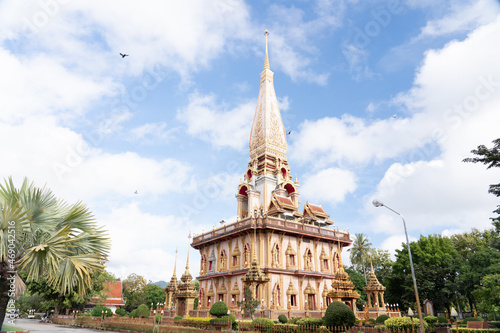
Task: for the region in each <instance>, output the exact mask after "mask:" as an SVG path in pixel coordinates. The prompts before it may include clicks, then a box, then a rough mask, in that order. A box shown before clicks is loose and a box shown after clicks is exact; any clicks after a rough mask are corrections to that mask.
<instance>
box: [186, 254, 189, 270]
mask: <svg viewBox="0 0 500 333" xmlns="http://www.w3.org/2000/svg"><path fill="white" fill-rule="evenodd" d="M186 274H189V248H188V256H187V260H186Z"/></svg>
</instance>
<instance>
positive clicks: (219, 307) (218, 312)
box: [210, 301, 228, 318]
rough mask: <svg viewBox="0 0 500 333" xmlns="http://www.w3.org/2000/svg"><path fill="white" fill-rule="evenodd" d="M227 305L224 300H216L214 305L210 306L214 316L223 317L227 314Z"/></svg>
mask: <svg viewBox="0 0 500 333" xmlns="http://www.w3.org/2000/svg"><path fill="white" fill-rule="evenodd" d="M227 310H228V309H227V305H226V303H224V302H222V301H218V302H215V303H214V305H212V307H211V308H210V314H211V315H212V316H216V317H217V318H221V317H222V316H225V315H227Z"/></svg>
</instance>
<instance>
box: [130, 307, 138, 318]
mask: <svg viewBox="0 0 500 333" xmlns="http://www.w3.org/2000/svg"><path fill="white" fill-rule="evenodd" d="M128 316H129V318H139V314H138V313H137V309H134V310H132V311H131V312H130V313H129V314H128Z"/></svg>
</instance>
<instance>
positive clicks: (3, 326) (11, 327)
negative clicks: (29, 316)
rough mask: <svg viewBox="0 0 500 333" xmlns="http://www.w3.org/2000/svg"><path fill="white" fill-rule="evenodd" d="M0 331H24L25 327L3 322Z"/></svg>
mask: <svg viewBox="0 0 500 333" xmlns="http://www.w3.org/2000/svg"><path fill="white" fill-rule="evenodd" d="M0 331H25V329H23V328H19V327H15V326H11V325H6V324H3V325H2V329H1V330H0Z"/></svg>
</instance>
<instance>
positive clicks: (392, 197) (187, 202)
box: [0, 0, 500, 281]
mask: <svg viewBox="0 0 500 333" xmlns="http://www.w3.org/2000/svg"><path fill="white" fill-rule="evenodd" d="M266 28H267V29H268V30H269V31H270V35H269V57H270V65H271V70H273V71H274V73H275V75H274V82H275V89H276V93H277V96H278V99H279V103H280V109H281V113H282V118H283V122H284V125H285V128H286V130H287V132H288V131H291V134H290V135H289V136H288V160H289V163H290V167H291V171H292V175H293V176H294V177H295V176H297V177H298V180H299V181H300V184H301V187H300V192H301V200H302V204H304V203H305V202H306V201H307V200H308V201H309V202H312V203H317V204H322V205H323V207H324V208H325V209H326V211H327V212H328V213H329V214H330V216H331V218H332V219H333V220H335V227H338V228H340V229H343V230H345V229H349V231H350V232H351V234H355V233H361V232H362V233H365V234H366V235H367V236H368V237H369V239H370V241H371V242H372V243H373V246H374V247H377V248H383V249H388V250H390V251H391V252H392V253H393V252H394V249H396V248H400V247H401V242H402V241H403V240H404V231H403V226H402V223H401V219H400V218H399V217H398V216H397V215H395V214H393V213H391V212H390V211H388V210H387V209H384V208H375V207H373V205H372V204H371V201H372V200H373V199H374V198H378V199H379V200H381V201H383V202H384V203H386V204H387V205H388V206H390V207H392V208H393V209H395V210H397V211H399V212H401V213H402V214H403V215H404V216H405V218H406V221H407V227H408V232H409V234H410V238H411V239H418V238H419V237H420V235H421V234H423V235H427V234H443V235H450V234H453V233H457V232H464V231H468V230H470V229H471V228H472V227H477V228H480V229H484V228H490V227H491V222H490V220H489V217H491V216H492V215H493V214H492V213H491V211H492V210H493V209H495V207H496V205H497V204H498V202H497V200H496V198H495V197H494V196H493V195H490V194H488V193H487V191H488V185H489V184H491V183H493V182H498V179H499V177H500V172H499V171H500V170H486V169H485V167H484V166H482V165H474V164H466V163H462V162H461V161H462V159H463V158H465V157H468V156H470V153H469V152H470V150H471V149H474V148H475V147H477V146H478V145H480V144H485V145H489V146H491V141H492V140H494V139H496V138H498V137H500V130H499V128H500V61H499V59H500V42H499V36H500V5H499V3H498V2H497V1H488V0H479V1H437V0H433V1H421V0H409V1H402V0H401V1H398V0H395V1H378V0H377V1H375V0H374V1H369V2H366V1H356V0H351V1H348V0H346V1H340V0H339V1H329V0H317V1H305V0H303V1H294V2H290V1H274V2H272V1H266V0H262V1H248V2H243V1H239V0H212V1H203V0H187V1H186V0H185V1H160V0H151V1H146V2H144V1H143V2H131V1H130V2H124V1H105V2H103V1H92V0H89V1H71V0H39V1H23V2H19V1H15V0H3V1H0V88H1V89H0V140H1V142H2V159H1V163H0V175H1V176H2V178H5V177H8V176H12V177H14V179H15V180H16V182H17V183H18V184H19V183H20V182H21V180H22V179H23V177H28V178H29V179H31V180H33V181H34V182H35V183H36V184H37V185H39V186H44V185H46V186H48V187H49V188H51V189H52V190H53V191H54V192H55V194H56V195H57V196H58V197H61V198H64V199H65V200H67V201H69V202H76V201H78V200H82V201H84V202H85V203H86V204H87V205H88V206H89V207H90V209H91V210H92V211H93V212H94V213H95V215H96V217H97V219H98V221H99V224H101V225H104V226H106V228H107V229H108V230H109V233H110V236H111V238H112V241H113V248H112V251H111V256H110V258H109V262H108V269H109V270H110V271H111V272H113V273H115V274H116V275H117V276H118V277H126V276H127V275H128V274H130V273H137V274H140V275H144V276H145V277H146V279H148V280H153V281H156V280H169V279H170V277H171V275H172V270H173V263H174V258H175V249H176V248H178V249H179V254H178V260H179V264H178V271H179V270H181V271H182V270H183V269H184V265H185V261H186V255H187V250H188V248H189V239H188V234H189V232H190V231H191V232H192V233H193V234H198V233H201V232H203V231H207V230H210V229H212V228H213V226H214V224H218V222H219V221H221V220H226V221H232V220H234V219H235V215H236V199H235V197H234V194H235V193H236V189H237V185H238V182H239V179H240V178H241V177H242V176H243V174H244V172H245V169H246V164H247V162H248V160H249V154H248V139H249V134H250V127H251V122H252V119H253V113H254V109H255V105H256V99H257V94H258V89H259V80H260V77H259V74H260V72H261V71H262V68H263V63H264V35H263V32H264V30H265V29H266ZM120 52H121V53H126V54H129V56H128V57H125V58H122V57H121V56H120V55H119V53H120ZM135 191H137V194H135ZM190 253H191V256H190V257H191V273H192V274H193V275H195V276H196V275H197V273H198V271H199V255H198V254H197V253H196V252H194V250H192V249H191V251H190ZM344 260H345V261H346V260H347V254H345V255H344Z"/></svg>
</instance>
